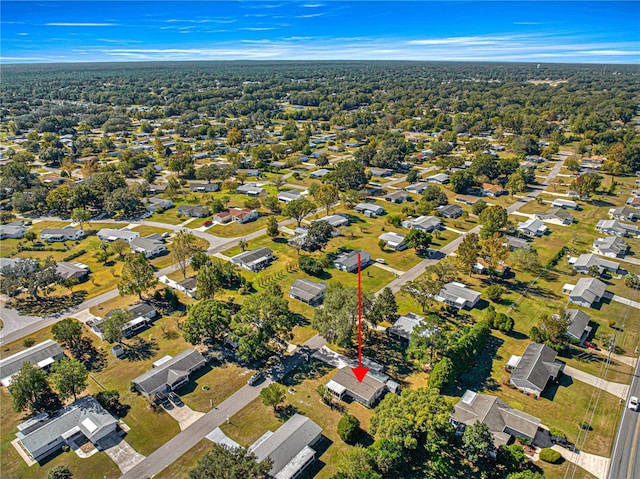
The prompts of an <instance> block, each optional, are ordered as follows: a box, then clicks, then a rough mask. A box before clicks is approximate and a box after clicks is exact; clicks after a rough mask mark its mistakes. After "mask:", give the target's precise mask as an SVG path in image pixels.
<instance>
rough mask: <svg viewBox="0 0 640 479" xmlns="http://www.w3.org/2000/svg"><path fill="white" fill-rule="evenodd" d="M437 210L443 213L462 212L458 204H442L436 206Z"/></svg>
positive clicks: (455, 213) (456, 213) (454, 213)
mask: <svg viewBox="0 0 640 479" xmlns="http://www.w3.org/2000/svg"><path fill="white" fill-rule="evenodd" d="M437 209H438V211H440V212H441V213H443V214H445V215H458V214H462V208H461V207H460V206H459V205H443V206H438V208H437Z"/></svg>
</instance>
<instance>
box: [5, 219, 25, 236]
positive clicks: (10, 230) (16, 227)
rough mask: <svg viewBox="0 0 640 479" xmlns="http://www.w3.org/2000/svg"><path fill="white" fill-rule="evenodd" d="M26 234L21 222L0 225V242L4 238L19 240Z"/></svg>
mask: <svg viewBox="0 0 640 479" xmlns="http://www.w3.org/2000/svg"><path fill="white" fill-rule="evenodd" d="M26 232H27V229H26V228H25V227H24V226H23V224H22V223H21V222H16V223H10V224H7V225H0V240H3V239H6V238H13V239H21V238H22V237H23V236H24V234H25V233H26Z"/></svg>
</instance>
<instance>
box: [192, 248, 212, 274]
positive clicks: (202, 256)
mask: <svg viewBox="0 0 640 479" xmlns="http://www.w3.org/2000/svg"><path fill="white" fill-rule="evenodd" d="M209 260H210V257H209V256H207V253H205V252H204V251H196V252H195V253H193V256H192V257H191V267H192V268H193V269H194V271H200V268H202V267H203V266H204V265H205V264H207V263H208V262H209Z"/></svg>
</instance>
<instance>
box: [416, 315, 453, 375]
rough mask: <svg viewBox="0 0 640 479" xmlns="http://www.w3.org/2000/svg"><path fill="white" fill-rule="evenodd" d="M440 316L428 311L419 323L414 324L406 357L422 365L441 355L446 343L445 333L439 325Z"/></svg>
mask: <svg viewBox="0 0 640 479" xmlns="http://www.w3.org/2000/svg"><path fill="white" fill-rule="evenodd" d="M441 323H442V318H440V316H438V315H437V314H435V313H429V314H427V316H426V317H425V318H424V320H423V321H422V323H421V324H419V325H418V326H416V327H415V328H414V329H413V331H412V332H411V335H410V336H409V347H408V348H407V357H408V358H409V359H414V360H416V361H418V362H419V363H420V364H422V365H427V364H431V363H433V361H434V359H436V358H438V357H439V356H441V355H442V354H443V353H444V351H445V349H446V347H447V343H448V337H447V333H446V332H445V331H444V330H443V329H442V328H441V327H440V325H441Z"/></svg>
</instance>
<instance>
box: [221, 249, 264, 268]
mask: <svg viewBox="0 0 640 479" xmlns="http://www.w3.org/2000/svg"><path fill="white" fill-rule="evenodd" d="M271 256H273V251H271V250H270V249H269V248H257V249H254V250H251V251H243V252H242V253H240V254H237V255H235V256H234V257H232V258H231V262H232V263H235V264H246V265H253V264H255V263H261V262H263V261H264V260H265V259H266V258H270V257H271Z"/></svg>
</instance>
